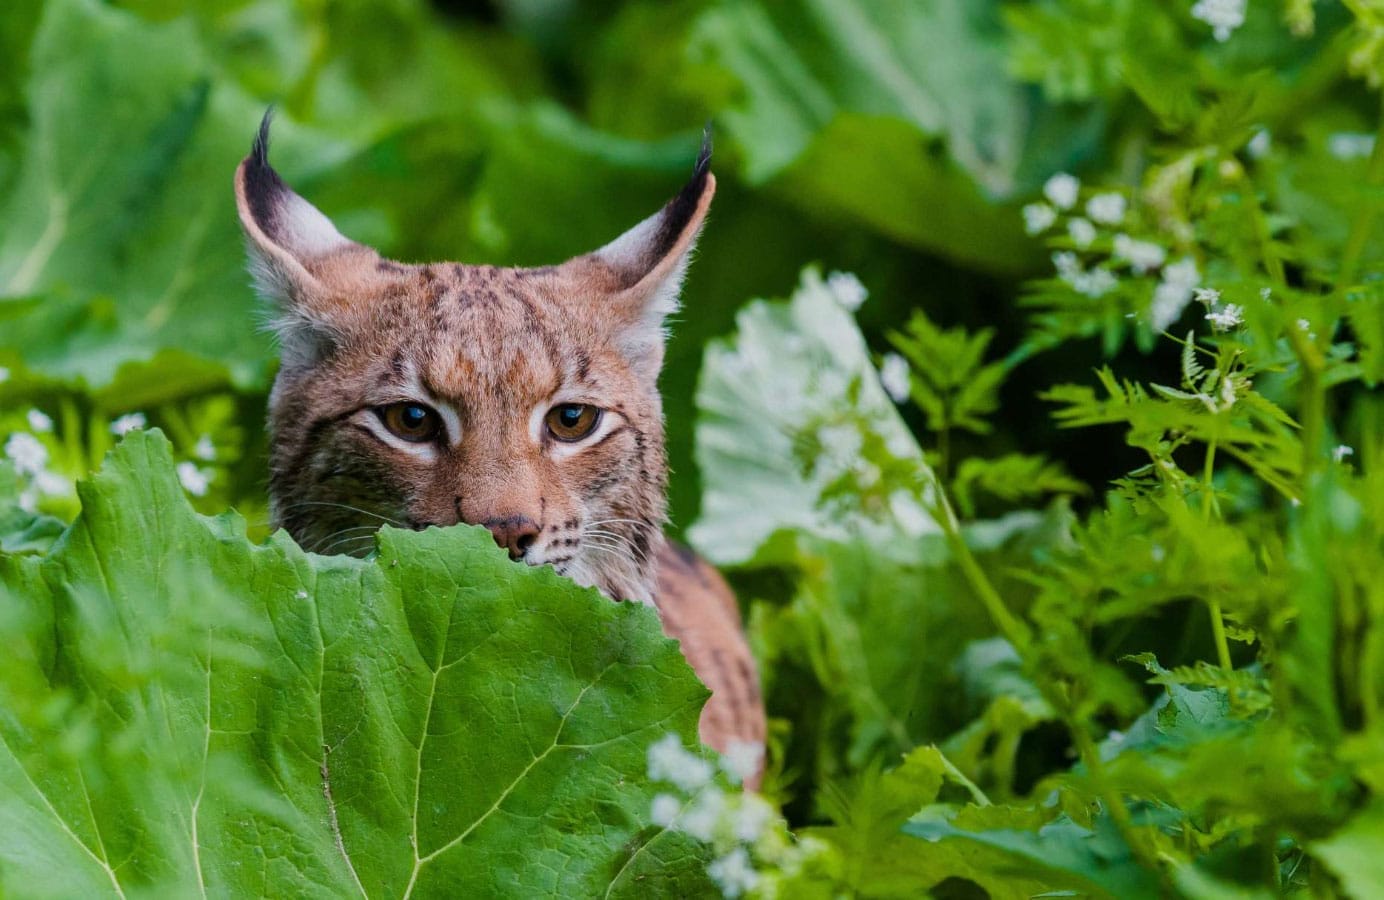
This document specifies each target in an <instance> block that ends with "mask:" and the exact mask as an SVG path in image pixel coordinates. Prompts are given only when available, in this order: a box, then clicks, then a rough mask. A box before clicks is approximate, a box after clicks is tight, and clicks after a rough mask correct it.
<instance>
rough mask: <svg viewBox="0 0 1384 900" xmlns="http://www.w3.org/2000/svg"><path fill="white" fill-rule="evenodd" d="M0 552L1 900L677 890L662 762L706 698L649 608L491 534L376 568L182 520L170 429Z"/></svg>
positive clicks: (400, 543) (395, 557) (471, 533)
mask: <svg viewBox="0 0 1384 900" xmlns="http://www.w3.org/2000/svg"><path fill="white" fill-rule="evenodd" d="M80 494H81V498H82V503H83V510H82V513H81V516H80V517H79V519H78V520H77V522H76V523H75V524H74V525H73V526H72V527H71V528H70V529H69V531H68V532H67V533H66V534H65V535H64V536H63V538H62V539H61V541H60V542H59V543H58V545H57V546H56V547H55V548H54V550H53V551H52V552H51V553H50V554H49V555H48V556H47V557H46V558H43V559H41V560H40V559H37V558H34V557H31V556H20V557H16V556H7V555H0V583H3V585H4V589H3V591H0V630H2V631H3V640H4V643H5V646H6V647H7V653H8V654H9V655H10V657H11V659H10V661H9V662H8V663H7V664H6V666H5V667H4V669H3V671H0V708H3V709H4V710H5V711H6V714H5V716H4V717H3V718H0V786H3V790H0V822H3V823H4V831H5V839H4V840H3V841H0V884H3V886H4V890H5V893H27V894H32V893H33V892H34V890H35V888H36V886H41V888H39V891H40V892H41V893H44V894H50V895H65V896H102V895H108V894H111V893H113V892H117V891H120V890H124V891H125V892H126V893H136V892H144V893H147V892H150V891H161V892H167V893H173V894H180V895H185V894H188V893H197V892H199V891H202V890H205V891H208V892H211V893H216V894H233V895H254V896H263V895H268V894H274V893H280V892H282V891H283V890H284V889H285V888H286V887H287V886H289V885H292V890H293V891H294V892H295V893H299V894H303V895H315V896H347V895H357V894H360V895H366V896H390V897H397V896H403V895H407V894H409V893H410V892H411V893H413V894H415V895H417V896H533V895H535V894H549V893H562V894H569V895H588V896H589V895H595V894H601V893H605V892H607V891H610V892H611V893H613V894H616V895H635V894H641V895H642V894H643V893H644V892H645V891H647V890H649V889H651V887H650V886H651V885H652V886H656V887H657V889H658V890H660V891H667V892H670V893H674V894H687V893H699V892H702V891H705V890H706V889H707V885H706V883H705V882H704V880H703V878H704V876H703V875H702V869H701V865H700V863H699V852H698V850H697V849H696V847H695V846H694V845H692V844H690V843H689V842H688V840H687V839H686V838H685V837H683V836H680V835H677V834H674V833H671V832H664V831H661V830H658V829H656V828H653V827H651V826H649V825H648V821H647V820H648V810H649V803H650V801H651V798H652V797H653V795H654V793H655V790H654V787H653V786H652V785H651V784H649V783H648V781H647V780H646V779H645V777H644V770H645V753H646V749H647V747H648V745H649V744H650V743H652V742H653V741H654V740H656V739H657V738H659V737H660V736H662V735H663V734H665V733H668V732H670V731H671V732H676V733H680V734H682V735H691V734H694V733H695V728H696V720H697V715H698V711H699V709H700V707H701V704H702V702H703V700H704V699H705V697H706V691H705V689H703V688H702V687H701V686H700V685H699V684H698V683H697V681H696V679H695V678H694V677H693V676H692V674H691V672H690V670H689V669H688V668H687V666H686V664H685V663H684V661H683V659H682V656H681V654H680V653H679V651H678V649H677V647H676V645H675V644H674V643H673V642H672V641H669V640H667V639H666V638H664V637H663V636H662V632H661V629H660V626H659V623H658V618H657V615H656V614H655V613H654V612H653V610H652V609H650V608H647V607H643V606H639V605H633V604H615V603H611V602H609V601H607V600H605V599H603V598H602V597H600V596H599V595H598V594H596V593H595V592H594V591H590V590H585V589H581V588H578V587H576V586H575V585H573V584H572V583H571V582H568V581H566V580H564V579H561V578H559V577H558V576H557V575H555V574H553V573H552V572H551V571H550V570H547V569H543V570H538V569H533V568H529V567H525V566H516V565H514V564H512V563H510V562H509V561H508V560H507V559H506V558H505V557H504V556H503V554H501V553H499V552H498V551H497V550H496V548H495V547H494V544H493V541H492V540H491V539H490V537H489V535H488V534H487V533H486V532H485V531H484V530H482V529H468V528H460V529H448V530H436V529H433V530H429V531H427V532H424V533H412V532H399V531H393V530H386V531H385V532H383V533H382V534H381V536H380V539H379V554H378V556H377V557H376V558H374V559H371V560H356V559H351V558H342V557H330V558H328V557H318V556H312V555H309V554H305V553H303V552H302V551H301V550H299V549H298V548H297V547H296V546H295V545H294V544H293V543H292V542H291V541H289V540H288V539H287V538H286V536H285V535H283V534H282V533H279V534H277V535H275V536H274V538H273V539H271V541H270V542H269V543H268V544H266V545H263V546H254V545H251V544H250V543H249V542H248V541H246V539H245V538H244V536H243V529H244V523H243V522H242V521H240V520H239V518H238V517H236V516H234V515H226V516H222V517H219V518H217V519H206V518H203V517H201V516H198V515H196V514H195V513H193V512H192V510H191V509H190V508H189V507H188V505H187V503H186V501H185V500H184V498H183V496H182V492H181V489H180V488H179V486H178V482H177V479H176V478H175V476H174V474H173V466H172V458H171V455H170V448H169V445H168V443H167V442H166V441H165V440H164V438H163V437H162V436H161V435H159V434H158V433H157V432H150V433H141V432H136V433H133V434H132V435H131V436H129V437H127V438H126V439H125V440H124V441H123V442H122V444H121V445H120V446H119V447H118V448H117V450H116V451H115V452H114V453H113V454H112V455H111V456H110V457H109V459H108V461H107V464H106V466H105V468H104V469H103V470H102V472H101V473H100V474H98V475H97V476H95V478H94V479H93V480H92V481H90V482H87V483H83V484H82V485H81V488H80Z"/></svg>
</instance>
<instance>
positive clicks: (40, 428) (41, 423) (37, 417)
mask: <svg viewBox="0 0 1384 900" xmlns="http://www.w3.org/2000/svg"><path fill="white" fill-rule="evenodd" d="M27 418H28V420H29V430H30V431H37V432H40V433H42V432H46V431H52V430H53V419H52V417H51V416H49V415H47V414H46V413H44V412H43V411H42V410H39V409H31V410H29V415H28V416H27Z"/></svg>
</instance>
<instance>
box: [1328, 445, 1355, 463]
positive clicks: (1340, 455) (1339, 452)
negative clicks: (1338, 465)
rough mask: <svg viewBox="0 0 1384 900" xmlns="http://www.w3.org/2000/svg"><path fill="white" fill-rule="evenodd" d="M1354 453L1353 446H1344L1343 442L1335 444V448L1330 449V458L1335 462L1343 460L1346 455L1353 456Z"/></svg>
mask: <svg viewBox="0 0 1384 900" xmlns="http://www.w3.org/2000/svg"><path fill="white" fill-rule="evenodd" d="M1354 455H1355V448H1354V447H1348V446H1346V445H1345V444H1338V445H1337V446H1336V449H1335V450H1332V451H1331V458H1332V459H1334V460H1336V462H1341V461H1343V460H1344V459H1345V458H1346V457H1347V456H1354Z"/></svg>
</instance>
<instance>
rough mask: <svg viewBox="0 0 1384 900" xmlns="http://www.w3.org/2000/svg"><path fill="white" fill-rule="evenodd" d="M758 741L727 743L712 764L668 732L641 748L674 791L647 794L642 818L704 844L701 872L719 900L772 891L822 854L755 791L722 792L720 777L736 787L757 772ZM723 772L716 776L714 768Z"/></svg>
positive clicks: (657, 777) (653, 772)
mask: <svg viewBox="0 0 1384 900" xmlns="http://www.w3.org/2000/svg"><path fill="white" fill-rule="evenodd" d="M763 757H764V746H763V745H762V744H757V743H748V742H739V741H732V742H731V745H730V746H729V747H728V748H727V749H726V752H725V754H724V755H723V756H722V757H721V758H720V761H719V766H713V764H712V763H711V762H709V761H708V760H706V759H704V758H703V757H701V756H698V755H697V754H695V753H692V752H691V751H689V750H687V749H686V748H685V747H683V745H682V741H681V740H680V739H679V738H678V736H677V735H676V734H669V735H665V736H664V737H663V738H661V739H660V740H658V741H656V742H655V743H653V744H652V745H650V747H649V751H648V765H649V778H650V779H652V780H654V781H658V782H663V783H665V784H669V785H671V786H672V787H673V788H674V789H675V792H667V793H660V794H658V795H657V796H655V797H654V799H653V804H652V806H651V807H650V810H649V816H650V819H651V820H652V821H653V823H654V824H655V825H657V826H659V827H660V828H668V829H671V830H674V831H680V832H682V833H684V834H687V835H689V836H690V837H692V838H695V839H696V840H698V841H700V842H702V843H704V844H707V845H709V846H710V847H711V850H712V852H713V854H714V859H713V861H712V862H711V863H710V864H709V865H708V866H707V875H709V876H710V877H711V880H712V881H714V882H716V885H717V887H719V888H720V889H721V893H722V894H723V895H724V896H726V897H740V896H744V895H747V894H754V895H756V896H772V895H774V894H775V893H777V887H778V885H779V884H780V883H781V882H782V881H783V880H785V879H787V878H792V877H794V876H795V875H797V874H799V873H800V872H801V871H802V869H803V866H804V864H805V863H806V862H807V861H808V860H809V859H810V858H812V857H814V856H816V855H818V854H820V853H822V852H824V851H825V849H826V848H825V846H824V845H822V844H821V843H820V842H818V841H814V840H811V839H804V840H795V839H794V838H793V837H792V836H790V835H789V834H788V828H787V825H786V823H785V822H784V821H783V819H782V818H781V817H780V816H779V814H778V811H777V810H776V809H774V807H773V806H772V805H771V804H770V803H769V802H768V801H767V800H765V799H764V798H763V797H760V796H759V795H758V794H754V793H748V792H745V791H741V790H728V789H726V788H725V787H724V786H723V784H722V783H719V782H720V781H729V782H730V783H732V784H734V785H739V784H742V783H743V782H744V781H745V779H747V778H750V777H751V776H753V774H754V773H755V772H757V771H759V766H760V761H761V760H762V759H763ZM718 768H719V769H720V772H721V774H722V776H723V778H722V779H718V778H717V769H718Z"/></svg>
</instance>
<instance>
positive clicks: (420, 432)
mask: <svg viewBox="0 0 1384 900" xmlns="http://www.w3.org/2000/svg"><path fill="white" fill-rule="evenodd" d="M375 413H376V415H378V416H379V417H380V421H381V422H383V423H384V427H385V428H388V429H389V431H390V433H391V434H393V435H394V436H395V437H398V438H402V439H404V440H406V441H409V442H411V443H414V444H421V443H423V442H424V441H430V440H432V439H433V438H435V437H437V433H438V431H440V430H441V428H442V417H441V416H439V415H438V414H437V411H436V410H434V409H430V408H429V407H426V406H424V405H423V404H421V403H391V404H389V405H388V406H381V407H379V408H378V409H376V410H375Z"/></svg>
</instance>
